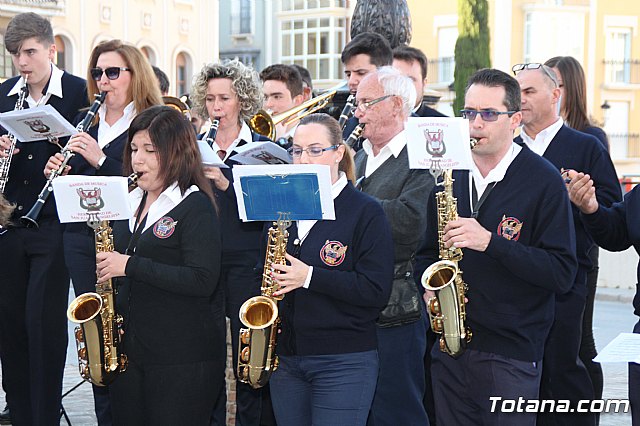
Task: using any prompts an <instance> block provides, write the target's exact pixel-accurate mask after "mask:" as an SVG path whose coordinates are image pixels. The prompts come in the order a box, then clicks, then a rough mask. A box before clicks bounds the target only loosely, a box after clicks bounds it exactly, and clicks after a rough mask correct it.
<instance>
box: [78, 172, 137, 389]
mask: <svg viewBox="0 0 640 426" xmlns="http://www.w3.org/2000/svg"><path fill="white" fill-rule="evenodd" d="M137 178H138V175H137V174H135V173H134V174H132V175H130V176H129V177H128V184H129V186H130V187H131V186H135V185H136V181H137ZM91 226H92V227H93V228H94V231H95V246H96V253H105V252H111V251H113V250H114V247H113V234H112V232H111V231H112V230H111V227H110V226H109V221H108V220H103V221H99V222H95V223H93V222H91ZM115 297H116V290H115V287H114V286H113V281H112V280H111V279H109V280H107V281H105V282H103V283H96V291H95V293H84V294H81V295H80V296H78V297H76V298H75V299H73V301H72V302H71V304H70V305H69V308H68V309H67V318H68V319H69V321H71V322H73V323H75V324H78V326H76V328H75V331H74V335H75V338H76V346H77V348H78V368H79V369H80V376H82V378H83V379H84V380H87V381H89V382H91V383H93V384H94V385H96V386H107V385H108V384H110V383H111V382H113V380H114V379H115V378H116V377H117V375H118V374H119V373H122V372H123V371H125V370H126V369H127V356H126V355H125V354H124V353H122V324H123V319H122V316H121V315H118V314H117V313H116V305H115Z"/></svg>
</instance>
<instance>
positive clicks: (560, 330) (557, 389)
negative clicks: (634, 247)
mask: <svg viewBox="0 0 640 426" xmlns="http://www.w3.org/2000/svg"><path fill="white" fill-rule="evenodd" d="M576 283H577V284H575V285H574V286H573V288H572V289H571V290H570V291H569V292H568V293H566V294H563V295H558V296H556V308H555V318H554V321H553V326H552V327H551V331H550V332H549V337H548V338H547V341H546V344H545V350H544V367H543V369H542V381H541V383H540V398H541V399H555V400H559V399H563V400H569V401H571V407H572V408H575V407H577V403H578V401H579V400H581V399H589V400H592V399H594V392H593V385H592V384H591V379H590V377H589V373H588V371H587V369H586V367H585V366H584V364H583V363H582V361H581V360H580V357H579V352H580V341H581V340H582V316H583V313H584V306H585V300H586V272H585V271H582V270H579V271H578V275H577V277H576ZM595 423H596V416H595V414H594V413H580V414H578V413H575V412H574V413H562V414H561V413H541V414H540V415H538V425H576V424H578V425H581V426H590V425H595Z"/></svg>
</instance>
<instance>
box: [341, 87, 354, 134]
mask: <svg viewBox="0 0 640 426" xmlns="http://www.w3.org/2000/svg"><path fill="white" fill-rule="evenodd" d="M354 99H355V95H353V94H351V95H349V97H348V98H347V103H346V104H345V105H344V108H343V109H342V112H341V113H340V118H339V119H338V124H340V128H341V129H344V126H345V124H347V120H349V117H351V116H352V115H353V101H354Z"/></svg>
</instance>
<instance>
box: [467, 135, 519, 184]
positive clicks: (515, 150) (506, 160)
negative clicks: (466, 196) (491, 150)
mask: <svg viewBox="0 0 640 426" xmlns="http://www.w3.org/2000/svg"><path fill="white" fill-rule="evenodd" d="M521 150H522V147H521V146H520V145H518V144H517V143H515V142H511V149H510V150H508V151H507V153H506V154H505V155H504V157H502V159H501V160H500V162H499V163H498V164H497V165H496V166H495V167H494V168H493V169H492V170H491V171H490V172H489V173H487V176H486V177H483V176H482V173H480V170H479V169H478V166H476V164H475V163H474V162H473V161H472V162H471V174H472V176H473V179H474V180H475V181H476V182H479V183H480V184H488V183H491V182H500V181H501V180H502V179H504V176H505V175H506V174H507V170H508V169H509V166H510V165H511V163H512V162H513V160H514V159H515V158H516V157H517V156H518V154H519V153H520V151H521Z"/></svg>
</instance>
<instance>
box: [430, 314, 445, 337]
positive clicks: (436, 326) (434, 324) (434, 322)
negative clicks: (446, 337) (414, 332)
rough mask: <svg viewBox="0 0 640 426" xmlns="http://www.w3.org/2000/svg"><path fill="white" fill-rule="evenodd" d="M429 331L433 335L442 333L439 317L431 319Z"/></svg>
mask: <svg viewBox="0 0 640 426" xmlns="http://www.w3.org/2000/svg"><path fill="white" fill-rule="evenodd" d="M431 329H432V330H433V332H434V333H442V332H443V331H444V323H443V321H442V316H441V315H438V316H435V317H432V318H431Z"/></svg>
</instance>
